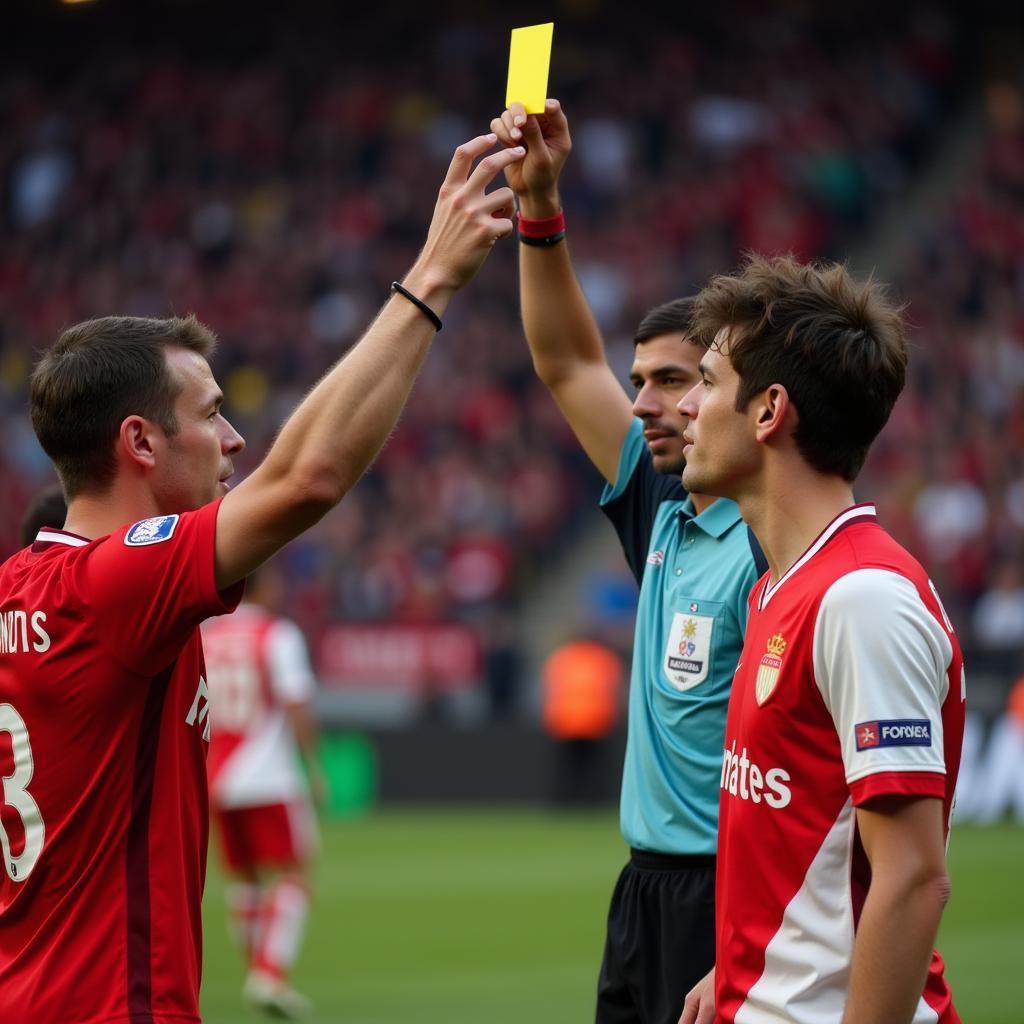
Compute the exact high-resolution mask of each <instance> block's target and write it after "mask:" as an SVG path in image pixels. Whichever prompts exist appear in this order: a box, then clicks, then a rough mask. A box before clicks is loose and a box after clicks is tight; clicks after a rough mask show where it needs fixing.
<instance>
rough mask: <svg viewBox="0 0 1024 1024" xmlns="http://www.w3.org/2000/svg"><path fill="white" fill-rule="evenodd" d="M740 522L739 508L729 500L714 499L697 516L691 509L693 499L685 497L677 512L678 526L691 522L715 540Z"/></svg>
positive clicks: (694, 510)
mask: <svg viewBox="0 0 1024 1024" xmlns="http://www.w3.org/2000/svg"><path fill="white" fill-rule="evenodd" d="M739 521H740V507H739V505H737V504H736V502H735V501H733V500H732V499H731V498H716V499H715V500H714V501H713V502H712V503H711V504H710V505H709V506H708V507H707V508H706V509H704V511H703V512H701V513H700V514H699V515H698V514H697V510H696V509H695V508H694V507H693V498H692V496H691V495H689V494H688V495H687V496H686V501H684V502H683V507H682V508H681V509H680V510H679V525H680V527H682V526H683V525H684V524H685V523H686V522H692V523H693V524H694V526H699V527H700V528H701V529H702V530H703V531H704V532H705V533H706V534H707V535H708V536H709V537H714V538H715V539H716V540H717V539H718V538H719V537H721V536H722V535H723V534H724V533H726V532H727V531H728V530H730V529H731V528H732V527H733V526H735V525H736V524H737V523H738V522H739Z"/></svg>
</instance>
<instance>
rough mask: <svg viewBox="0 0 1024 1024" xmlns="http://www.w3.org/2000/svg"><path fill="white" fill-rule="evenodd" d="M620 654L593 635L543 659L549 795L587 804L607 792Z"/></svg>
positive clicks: (602, 798) (618, 699)
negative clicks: (550, 748)
mask: <svg viewBox="0 0 1024 1024" xmlns="http://www.w3.org/2000/svg"><path fill="white" fill-rule="evenodd" d="M623 677H624V671H623V662H622V658H620V657H619V655H618V654H616V653H615V651H613V650H611V649H610V648H608V647H605V646H604V644H602V643H600V642H598V641H597V640H592V639H588V638H581V639H578V640H571V641H569V642H568V643H566V644H563V645H562V646H561V647H559V648H557V649H556V650H554V651H553V652H552V653H551V655H550V656H549V658H548V660H547V661H546V662H545V664H544V670H543V706H542V715H541V717H542V719H543V722H544V727H545V729H546V730H547V732H548V735H549V736H550V737H551V738H552V740H553V741H554V752H555V762H554V763H555V771H554V779H553V786H554V791H553V798H554V801H555V803H558V804H586V803H598V802H602V801H605V800H607V798H608V797H609V796H610V795H611V788H610V786H609V781H610V778H611V773H610V767H611V766H610V765H609V764H608V763H607V758H606V757H605V756H603V755H604V754H605V747H606V741H607V739H608V737H609V736H610V734H611V732H612V729H613V728H614V727H615V723H616V722H617V720H618V718H619V711H620V704H621V690H622V683H623Z"/></svg>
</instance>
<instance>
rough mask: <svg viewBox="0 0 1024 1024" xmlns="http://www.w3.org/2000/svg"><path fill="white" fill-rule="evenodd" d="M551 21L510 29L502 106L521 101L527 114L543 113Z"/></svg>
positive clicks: (546, 87) (552, 27)
mask: <svg viewBox="0 0 1024 1024" xmlns="http://www.w3.org/2000/svg"><path fill="white" fill-rule="evenodd" d="M554 30H555V23H554V22H553V21H549V22H548V23H547V24H546V25H528V26H527V27H526V28H514V29H512V48H511V50H510V51H509V55H508V91H507V92H506V93H505V106H506V107H507V106H508V105H509V104H510V103H522V105H523V106H524V107H526V112H527V113H528V114H543V113H544V101H545V100H546V99H547V98H548V68H549V67H550V66H551V36H552V33H553V32H554Z"/></svg>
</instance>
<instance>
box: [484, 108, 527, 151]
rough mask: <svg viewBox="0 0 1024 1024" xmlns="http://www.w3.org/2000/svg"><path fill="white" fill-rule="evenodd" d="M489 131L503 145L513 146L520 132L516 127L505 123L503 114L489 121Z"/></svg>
mask: <svg viewBox="0 0 1024 1024" xmlns="http://www.w3.org/2000/svg"><path fill="white" fill-rule="evenodd" d="M491 131H492V132H493V133H494V134H495V135H496V136H497V139H498V141H499V142H500V143H501V144H502V145H503V146H514V145H516V144H517V142H518V136H519V135H520V134H521V133H520V131H519V129H518V128H512V127H510V126H509V125H507V124H506V123H505V120H504V115H502V117H496V118H494V120H493V121H491Z"/></svg>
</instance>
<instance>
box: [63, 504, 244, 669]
mask: <svg viewBox="0 0 1024 1024" xmlns="http://www.w3.org/2000/svg"><path fill="white" fill-rule="evenodd" d="M220 501H221V499H219V498H218V499H217V501H214V502H211V503H210V504H209V505H204V506H203V507H202V508H200V509H196V510H195V511H194V512H183V513H182V514H181V515H178V516H161V517H157V518H155V519H151V520H144V521H143V522H142V523H133V524H132V525H131V526H127V527H125V528H124V529H121V530H118V531H117V532H116V533H112V534H111V535H110V536H109V537H107V538H106V539H105V540H104V541H102V542H100V543H99V544H97V545H95V547H94V548H93V550H92V551H91V552H90V554H89V557H88V558H86V559H85V560H84V562H85V564H84V566H83V567H82V569H81V573H82V575H81V577H80V579H79V581H78V582H79V584H80V586H81V588H82V590H83V598H84V599H85V601H86V602H87V603H88V605H89V607H90V611H91V613H92V619H93V622H94V623H95V624H96V629H97V632H98V634H99V639H100V641H101V642H102V643H103V645H104V647H106V649H107V650H108V651H109V652H110V654H111V655H112V656H113V657H114V658H116V659H117V660H118V661H119V662H121V664H123V665H125V666H126V667H127V668H129V669H132V670H136V671H142V672H144V673H145V674H151V673H152V672H153V671H155V670H159V669H160V668H163V667H164V666H165V665H167V664H168V663H169V662H171V661H173V660H174V658H175V657H177V655H178V652H179V651H180V650H181V647H182V646H183V645H184V643H185V642H186V641H187V640H188V638H189V636H190V634H191V633H192V631H193V630H194V629H195V628H196V627H197V626H198V625H199V623H200V622H202V621H203V619H207V618H209V617H210V616H211V615H220V614H223V613H224V612H230V611H234V609H235V607H236V606H237V605H238V602H239V601H240V600H241V597H242V592H243V590H244V582H240V583H238V584H236V585H235V586H233V587H230V588H229V589H228V590H225V591H224V592H223V593H221V592H220V591H218V590H217V585H216V582H215V574H214V538H215V534H216V526H217V512H218V510H219V508H220Z"/></svg>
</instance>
